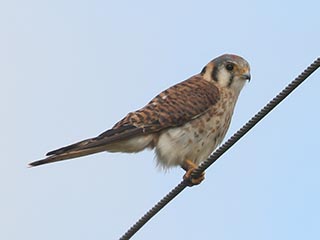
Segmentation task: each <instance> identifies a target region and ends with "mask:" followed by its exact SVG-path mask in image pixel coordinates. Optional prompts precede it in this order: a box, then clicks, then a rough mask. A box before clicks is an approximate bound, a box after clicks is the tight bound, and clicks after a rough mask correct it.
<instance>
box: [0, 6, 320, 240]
mask: <svg viewBox="0 0 320 240" xmlns="http://www.w3.org/2000/svg"><path fill="white" fill-rule="evenodd" d="M319 9H320V2H319V1H304V2H303V3H302V2H301V1H282V2H280V1H264V2H262V1H260V2H259V1H209V0H207V1H186V0H185V1H164V0H163V1H158V2H154V1H62V0H58V1H40V0H38V1H36V0H31V1H18V0H10V1H1V2H0V31H1V38H0V53H1V54H0V79H1V88H0V91H1V92H0V100H1V101H0V102H1V111H2V115H1V116H2V121H1V123H2V124H1V127H0V128H1V129H0V130H1V133H2V134H1V136H2V137H1V139H0V143H1V146H2V151H1V153H0V156H1V160H2V171H1V174H0V189H1V198H0V239H4V240H20V239H23V240H43V239H45V240H56V239H60V240H62V239H77V240H85V239H95V240H100V239H101V240H102V239H104V240H105V239H117V238H119V237H120V236H121V235H122V234H123V233H124V232H125V231H126V230H127V228H128V227H130V226H131V225H132V224H133V223H134V222H135V221H136V220H137V219H138V218H140V217H141V215H142V214H144V213H145V211H146V210H148V209H149V208H150V207H152V206H153V204H154V203H156V202H157V201H158V200H159V199H160V198H162V197H163V196H164V195H165V194H166V193H167V192H168V191H170V190H171V189H172V187H174V186H176V184H178V183H179V182H180V180H181V177H182V175H183V171H182V170H181V169H179V168H176V169H172V170H171V171H169V172H167V173H163V172H161V171H159V170H158V169H157V168H155V161H154V160H153V152H151V151H145V152H142V153H139V154H132V155H128V154H110V153H101V154H97V155H93V156H88V157H84V158H81V159H78V160H73V161H66V162H61V163H57V164H52V165H47V166H43V167H38V168H34V169H29V168H27V167H26V166H27V163H28V162H30V161H32V160H37V159H39V158H41V157H43V155H44V154H45V153H46V152H47V151H49V150H53V149H55V148H58V147H61V146H63V145H66V144H69V143H72V142H75V141H78V140H81V139H83V138H87V137H92V136H95V135H97V134H99V133H101V132H103V131H104V130H106V129H107V128H109V127H111V126H112V125H113V124H114V123H115V122H117V121H118V120H120V119H121V118H122V117H123V116H124V115H125V114H126V113H127V112H129V111H132V110H135V109H137V108H140V107H142V106H143V105H144V104H145V103H147V102H148V101H149V100H150V99H151V98H152V97H153V96H155V95H156V94H157V93H158V92H160V91H161V90H164V89H165V88H167V87H169V86H171V85H173V84H175V83H177V82H179V81H182V80H184V79H186V78H188V77H189V76H191V75H193V74H196V73H198V72H199V71H200V70H201V69H202V67H203V66H204V65H205V64H206V63H207V62H208V61H210V60H211V59H212V58H214V57H216V56H218V55H220V54H223V53H235V54H238V55H241V56H243V57H244V58H246V59H247V60H248V61H249V63H250V64H251V68H252V81H251V82H250V83H249V84H247V85H246V86H245V88H244V90H243V91H242V93H241V96H240V98H239V101H238V104H237V106H236V110H235V114H234V117H233V121H232V125H231V127H230V129H229V132H228V136H230V135H231V134H232V133H233V132H234V131H236V130H237V129H238V128H239V127H241V126H242V125H243V124H244V123H245V122H246V121H247V120H248V119H249V118H250V117H251V116H252V115H253V114H255V113H256V112H257V111H258V110H259V109H260V108H261V107H262V106H264V105H265V104H266V103H267V102H268V101H269V100H270V98H271V97H273V96H274V95H275V94H277V93H278V92H279V91H280V90H281V89H282V88H283V87H284V86H286V85H287V84H288V83H289V82H290V81H291V80H292V79H293V78H294V77H295V76H297V75H298V74H299V73H300V72H301V71H302V70H303V69H304V68H305V67H306V66H308V65H309V64H310V63H311V62H312V61H313V60H314V59H315V58H317V57H319V52H320V51H319V50H320V47H319V46H320V45H319V43H320V21H319ZM319 89H320V72H319V71H318V72H316V73H315V74H314V75H312V76H311V77H310V78H309V79H308V80H307V82H305V83H304V84H303V85H302V86H301V87H300V88H299V89H298V90H297V91H295V92H294V93H293V94H292V95H291V96H290V97H289V98H288V99H286V100H285V102H283V103H282V104H281V105H280V106H279V107H277V108H276V109H275V110H274V111H273V112H272V113H271V114H270V115H269V116H268V117H267V118H266V119H264V120H263V121H262V122H261V123H259V124H258V125H257V126H256V127H255V128H254V129H253V130H252V131H251V132H250V133H249V134H248V135H246V136H245V137H244V138H243V139H242V140H241V141H240V142H239V143H237V144H236V145H235V146H234V147H233V148H232V149H231V150H230V151H229V152H227V153H226V154H225V155H223V157H222V158H221V159H220V160H219V161H218V162H217V163H216V164H214V165H213V166H212V167H211V168H210V169H209V170H208V171H207V173H206V180H205V181H204V182H203V184H201V185H200V186H198V187H194V188H192V189H186V191H184V192H183V193H182V194H181V195H179V196H178V197H177V198H176V199H175V200H174V201H173V202H171V203H170V204H169V205H168V206H167V207H166V208H165V209H164V210H163V211H161V212H160V213H159V214H158V215H157V216H155V217H154V218H153V219H152V220H151V221H150V222H149V223H148V224H147V225H146V226H145V227H144V228H143V229H141V230H140V231H139V232H138V233H137V234H136V235H135V237H134V238H133V239H155V240H158V239H184V240H187V239H219V240H233V239H243V240H251V239H252V240H256V239H259V240H269V239H273V240H277V239H279V240H283V239H291V240H292V239H297V240H298V239H299V240H300V239H320V205H319V202H320V192H319V189H320V176H319V172H320V161H319V147H320V144H319V139H318V136H319V134H320V129H319V127H318V126H319V121H320V113H319V101H320V99H319Z"/></svg>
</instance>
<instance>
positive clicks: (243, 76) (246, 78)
mask: <svg viewBox="0 0 320 240" xmlns="http://www.w3.org/2000/svg"><path fill="white" fill-rule="evenodd" d="M241 78H242V79H243V80H248V81H249V82H250V79H251V75H250V73H245V74H242V76H241Z"/></svg>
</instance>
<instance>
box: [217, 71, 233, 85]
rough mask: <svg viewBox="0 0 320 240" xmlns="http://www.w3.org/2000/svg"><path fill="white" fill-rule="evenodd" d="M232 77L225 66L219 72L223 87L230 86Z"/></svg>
mask: <svg viewBox="0 0 320 240" xmlns="http://www.w3.org/2000/svg"><path fill="white" fill-rule="evenodd" d="M230 77H231V76H230V73H229V72H228V71H227V70H226V69H224V68H222V69H220V70H219V72H218V76H217V79H218V82H219V85H220V86H222V87H227V86H229V84H230Z"/></svg>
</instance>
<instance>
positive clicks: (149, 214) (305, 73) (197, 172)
mask: <svg viewBox="0 0 320 240" xmlns="http://www.w3.org/2000/svg"><path fill="white" fill-rule="evenodd" d="M319 67H320V57H319V58H317V59H316V60H315V61H314V62H313V63H312V64H311V65H310V66H309V67H307V68H306V69H305V70H304V71H303V72H302V73H301V74H300V75H299V76H298V77H296V78H295V79H294V80H293V81H292V82H291V83H290V84H289V85H288V86H287V87H285V88H284V89H283V90H282V91H281V92H280V93H279V94H278V95H277V96H275V97H274V98H273V99H272V100H271V101H270V102H269V103H268V104H267V105H265V106H264V107H263V108H262V109H261V110H260V111H259V112H258V113H257V114H255V115H254V116H253V117H252V118H251V119H250V120H249V121H248V122H247V123H246V124H245V125H243V126H242V127H241V128H240V129H239V130H238V131H237V132H236V133H235V134H233V135H232V136H231V137H230V138H229V139H228V140H227V141H226V142H225V143H224V144H222V145H221V146H220V147H219V148H218V149H217V150H216V151H215V152H214V153H213V154H212V155H211V156H210V157H209V158H208V159H207V160H205V161H203V162H202V163H201V164H200V165H199V166H198V167H197V169H195V170H194V171H193V172H192V174H191V178H197V177H199V176H200V174H201V173H202V172H203V171H205V170H206V169H207V168H208V167H209V166H211V165H212V164H213V163H214V162H215V161H216V160H217V159H218V158H219V157H220V156H221V155H222V154H224V153H225V152H226V151H227V150H228V149H229V148H231V147H232V146H233V145H234V144H235V143H236V142H237V141H238V140H240V138H242V137H243V136H244V135H245V134H246V133H247V132H248V131H249V130H250V129H252V128H253V127H254V126H255V125H256V124H257V123H258V122H259V121H260V120H262V119H263V118H264V117H265V116H266V115H267V114H268V113H269V112H270V111H272V110H273V109H274V108H275V107H276V106H277V105H278V104H279V103H280V102H281V101H283V100H284V99H285V98H286V97H287V96H288V95H289V94H290V93H291V92H292V91H293V90H295V89H296V88H297V87H298V86H299V85H300V84H301V83H302V82H303V81H304V80H306V79H307V78H308V77H309V76H310V75H311V74H312V73H313V72H315V71H316V70H317V69H318V68H319ZM187 186H188V180H182V181H181V182H180V183H179V184H178V185H177V186H176V187H175V188H174V189H172V190H171V191H170V192H169V193H168V194H167V195H166V196H165V197H163V198H162V199H161V200H160V201H159V202H158V203H157V204H156V205H154V207H152V208H151V209H150V210H149V211H148V212H146V213H145V214H144V215H143V216H142V217H141V218H140V219H139V220H138V221H137V222H136V223H135V224H134V225H132V227H131V228H130V229H128V231H127V232H126V233H125V234H124V235H122V237H120V240H127V239H130V238H131V237H132V236H133V235H134V234H135V233H136V232H137V231H139V230H140V229H141V228H142V227H143V226H144V225H145V224H146V223H147V222H148V221H149V220H150V219H151V218H152V217H153V216H155V215H156V214H157V213H158V212H159V211H160V210H161V209H162V208H163V207H164V206H165V205H167V204H168V203H169V202H170V201H171V200H173V199H174V198H175V197H176V196H177V195H178V194H179V193H180V192H182V191H183V190H184V189H185V188H186V187H187Z"/></svg>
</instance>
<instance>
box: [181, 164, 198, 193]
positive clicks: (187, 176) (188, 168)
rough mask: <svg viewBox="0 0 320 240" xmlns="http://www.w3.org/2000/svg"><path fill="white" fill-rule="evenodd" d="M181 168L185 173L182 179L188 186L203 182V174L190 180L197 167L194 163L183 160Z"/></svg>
mask: <svg viewBox="0 0 320 240" xmlns="http://www.w3.org/2000/svg"><path fill="white" fill-rule="evenodd" d="M181 167H182V168H183V169H184V170H185V171H186V173H185V174H184V176H183V179H186V180H188V181H189V184H188V186H189V187H192V186H194V185H198V184H200V183H201V182H202V181H203V180H204V172H202V173H201V175H200V176H199V177H198V178H191V174H192V172H193V171H194V170H195V169H196V168H197V167H198V166H197V165H196V164H195V163H194V162H192V161H191V160H185V161H184V163H183V164H182V165H181Z"/></svg>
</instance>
